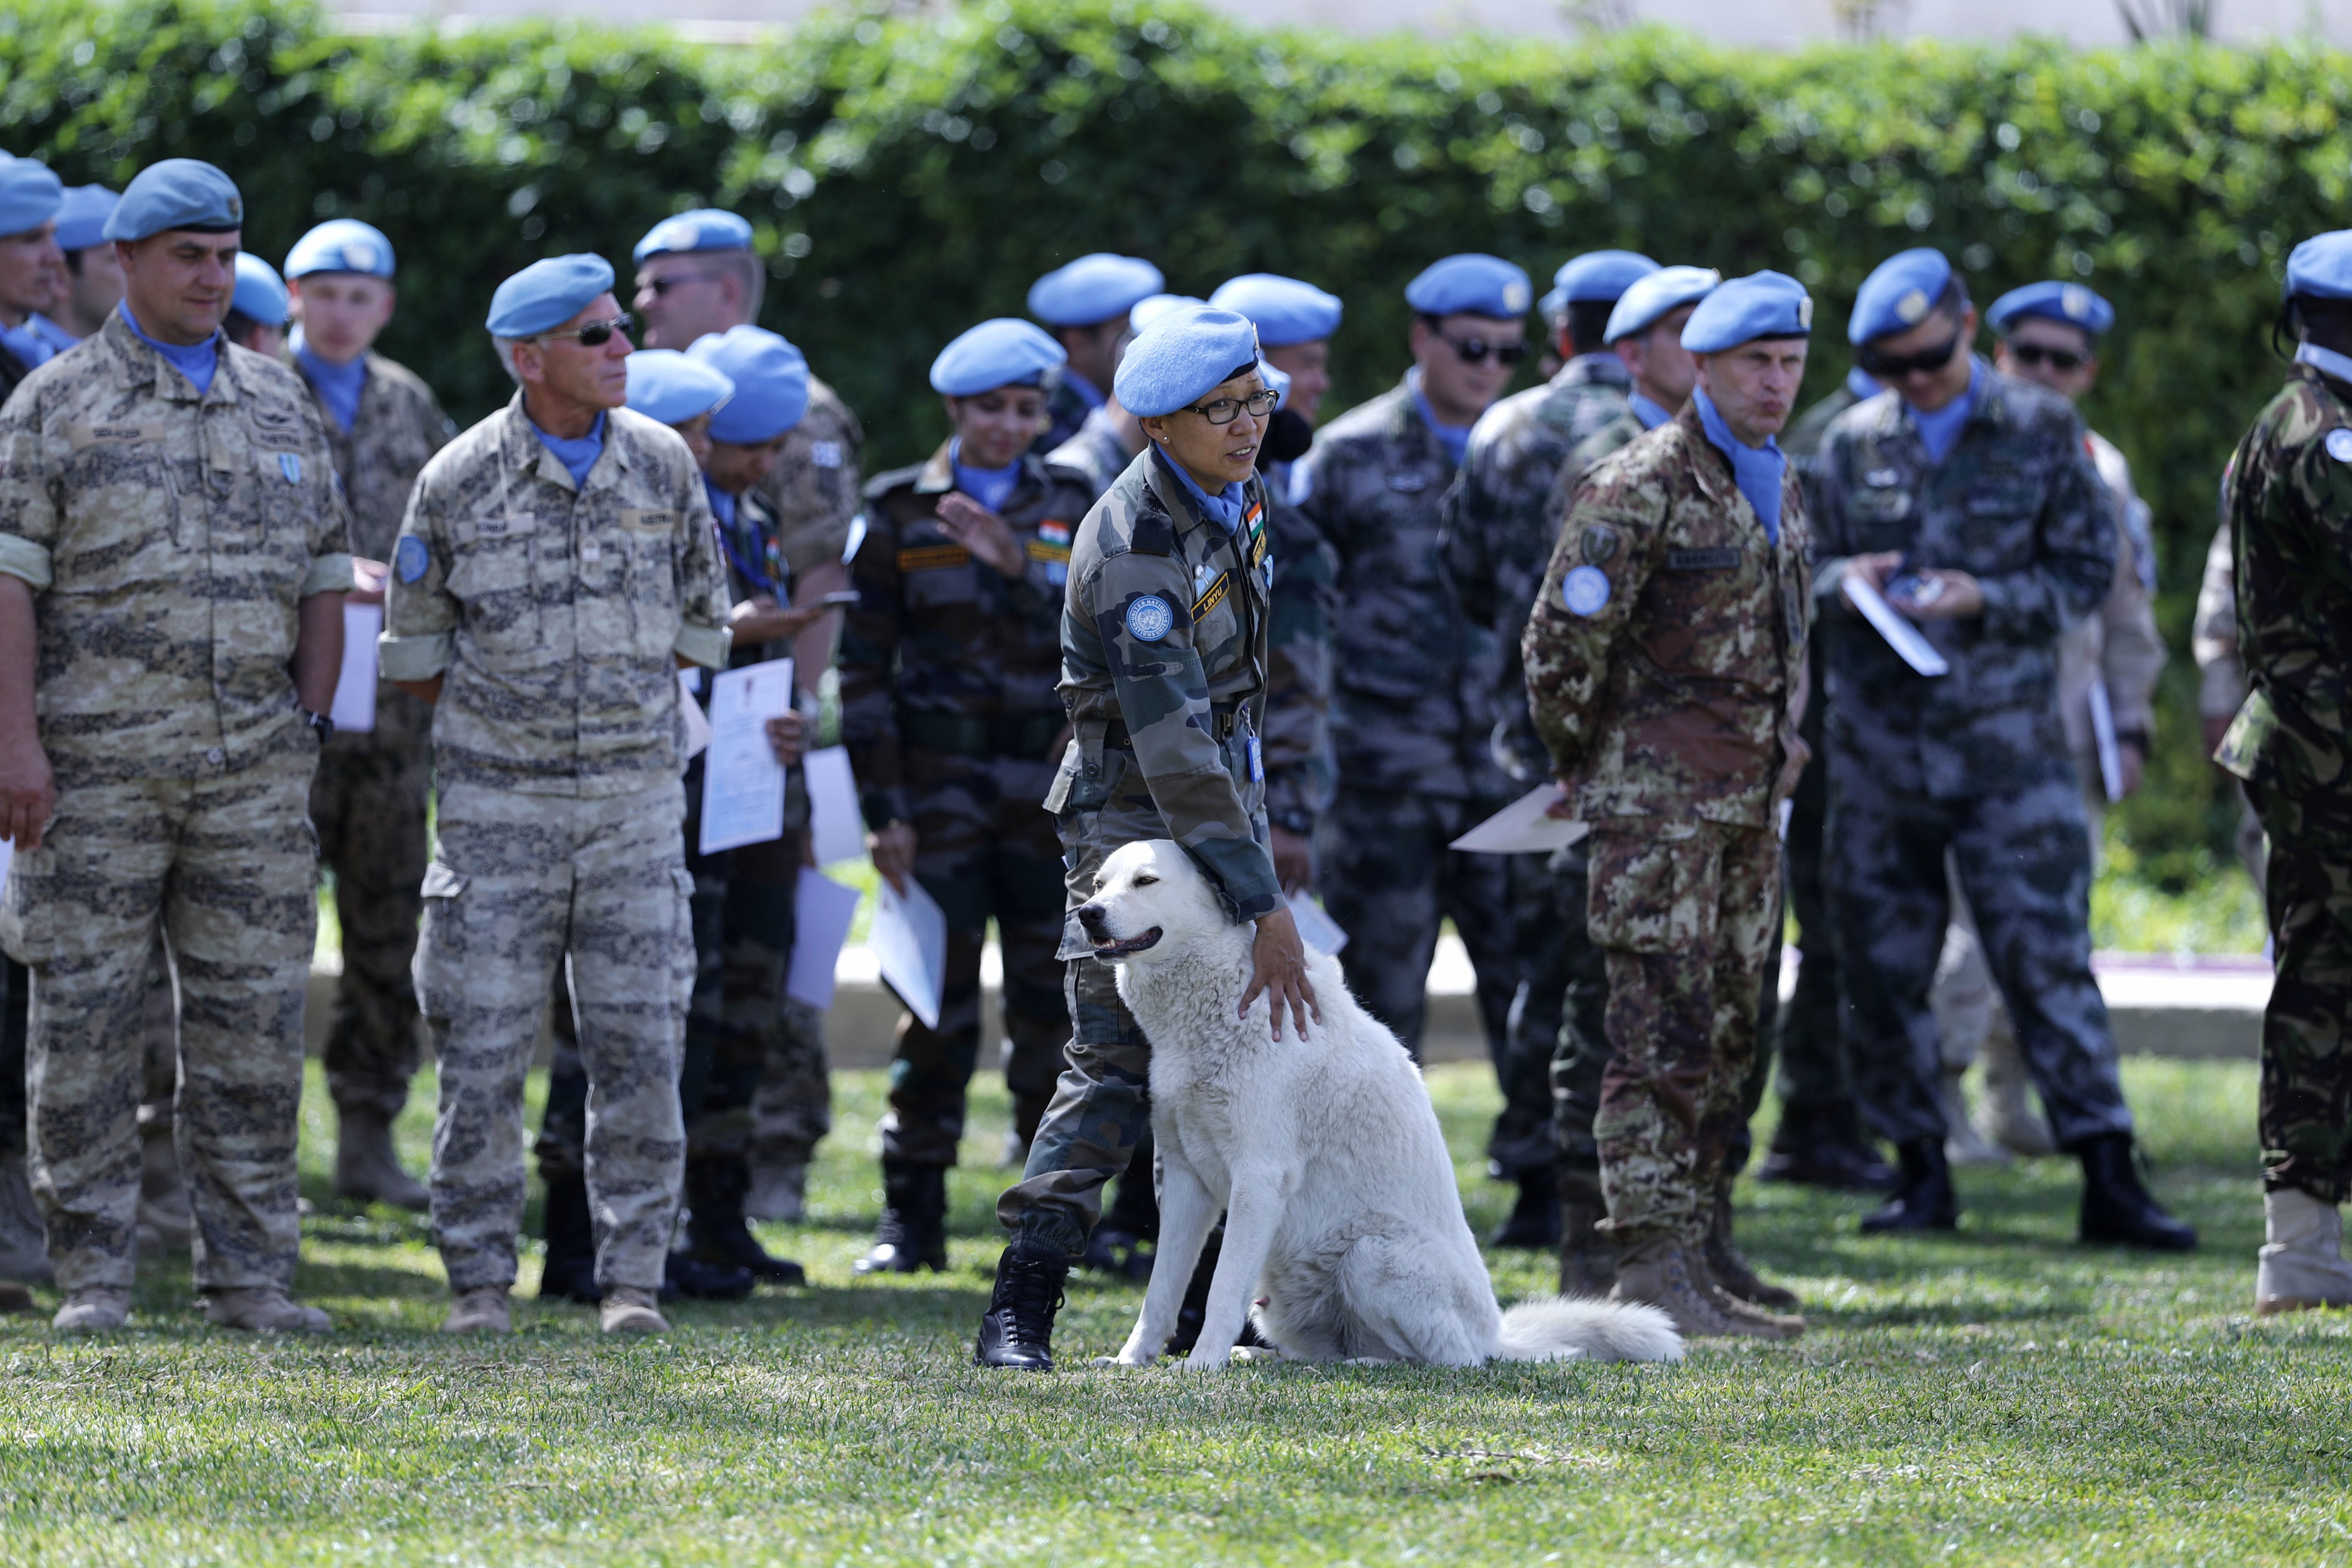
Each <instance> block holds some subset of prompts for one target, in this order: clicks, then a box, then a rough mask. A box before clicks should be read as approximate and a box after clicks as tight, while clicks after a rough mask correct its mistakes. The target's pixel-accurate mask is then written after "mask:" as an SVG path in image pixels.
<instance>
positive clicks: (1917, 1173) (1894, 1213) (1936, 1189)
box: [1862, 1138, 1960, 1232]
mask: <svg viewBox="0 0 2352 1568" xmlns="http://www.w3.org/2000/svg"><path fill="white" fill-rule="evenodd" d="M1895 1152H1896V1154H1898V1155H1899V1156H1900V1157H1901V1159H1902V1161H1903V1184H1902V1185H1901V1186H1899V1187H1897V1188H1895V1195H1894V1196H1893V1197H1891V1198H1889V1199H1887V1200H1886V1203H1885V1205H1884V1206H1883V1207H1881V1208H1879V1209H1877V1210H1875V1211H1874V1212H1872V1213H1870V1214H1866V1215H1863V1216H1862V1228H1863V1229H1864V1231H1866V1232H1867V1231H1882V1230H1952V1229H1956V1228H1958V1226H1959V1223H1960V1195H1959V1194H1958V1193H1956V1192H1954V1191H1953V1190H1952V1168H1951V1166H1950V1165H1948V1163H1945V1160H1944V1141H1943V1140H1942V1139H1941V1138H1915V1139H1913V1140H1912V1141H1911V1142H1908V1143H1906V1144H1903V1145H1902V1146H1901V1147H1899V1148H1898V1149H1897V1150H1896V1151H1895Z"/></svg>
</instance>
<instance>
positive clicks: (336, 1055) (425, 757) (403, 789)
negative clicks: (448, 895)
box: [310, 693, 433, 1121]
mask: <svg viewBox="0 0 2352 1568" xmlns="http://www.w3.org/2000/svg"><path fill="white" fill-rule="evenodd" d="M392 695H394V696H397V697H399V698H400V699H401V700H403V701H404V702H414V701H415V699H414V698H411V697H407V696H406V695H405V694H404V693H393V694H392ZM387 706H389V704H387ZM380 717H381V715H380ZM432 784H433V758H432V747H431V742H429V741H428V740H427V739H426V738H425V735H424V734H422V733H421V732H419V733H411V732H409V731H408V730H406V729H404V728H395V727H394V726H393V725H391V724H388V723H387V724H385V725H384V727H383V730H382V731H380V732H379V733H377V734H373V735H336V736H332V737H331V738H330V739H329V740H328V742H327V744H326V745H325V747H323V748H322V749H321V750H320V754H319V776H318V777H317V778H316V779H315V780H314V781H312V783H311V785H310V820H311V821H312V822H314V823H316V824H317V825H318V828H319V853H320V858H321V859H323V860H324V861H325V862H326V864H327V866H328V868H330V869H331V870H332V871H333V872H334V874H335V917H336V920H337V921H338V922H339V923H340V924H341V928H342V939H343V942H342V945H343V973H342V977H341V979H340V980H338V981H337V982H336V983H335V1013H334V1018H333V1020H332V1022H331V1023H330V1024H329V1025H328V1026H327V1050H326V1058H327V1064H326V1065H327V1090H328V1092H329V1093H330V1094H331V1095H332V1096H333V1097H334V1100H335V1105H336V1107H337V1109H339V1110H345V1111H353V1110H358V1111H370V1112H373V1113H374V1114H375V1115H378V1116H381V1117H383V1118H384V1119H385V1120H386V1121H389V1120H391V1119H392V1118H394V1117H396V1116H398V1115H399V1114H400V1110H401V1108H402V1107H403V1106H404V1105H406V1104H407V1103H408V1081H409V1079H413V1078H415V1076H416V1068H417V1058H418V1039H417V1031H416V986H415V981H414V980H413V978H412V977H411V975H410V969H411V966H412V965H413V964H414V963H415V958H416V922H417V920H418V918H419V917H420V916H421V915H422V914H423V913H424V908H425V900H424V899H423V898H422V897H421V896H420V895H419V894H418V892H417V889H418V888H419V887H421V886H422V885H423V884H424V881H425V795H426V794H427V792H428V791H429V790H430V789H431V787H432Z"/></svg>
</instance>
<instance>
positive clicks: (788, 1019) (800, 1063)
mask: <svg viewBox="0 0 2352 1568" xmlns="http://www.w3.org/2000/svg"><path fill="white" fill-rule="evenodd" d="M830 1131H833V1080H832V1079H831V1077H830V1076H829V1075H828V1073H827V1071H826V1068H825V1061H824V1014H823V1013H820V1012H818V1011H817V1010H816V1009H815V1008H814V1007H812V1006H810V1005H808V1004H807V1003H805V1002H797V1001H794V1000H793V999H792V998H791V997H786V998H785V999H784V1023H783V1027H782V1028H781V1029H779V1030H777V1031H776V1036H775V1038H774V1039H773V1040H772V1042H771V1043H770V1046H769V1049H768V1065H767V1068H766V1069H765V1070H764V1071H762V1072H761V1075H760V1092H759V1093H758V1094H757V1095H756V1096H754V1097H753V1099H752V1101H751V1167H752V1169H753V1170H755V1171H758V1170H765V1169H777V1168H781V1169H786V1170H790V1169H793V1168H795V1167H800V1166H805V1165H806V1164H807V1163H809V1162H810V1161H811V1160H813V1159H814V1158H815V1157H816V1146H817V1145H818V1144H819V1143H821V1142H824V1135H825V1134H826V1133H828V1132H830Z"/></svg>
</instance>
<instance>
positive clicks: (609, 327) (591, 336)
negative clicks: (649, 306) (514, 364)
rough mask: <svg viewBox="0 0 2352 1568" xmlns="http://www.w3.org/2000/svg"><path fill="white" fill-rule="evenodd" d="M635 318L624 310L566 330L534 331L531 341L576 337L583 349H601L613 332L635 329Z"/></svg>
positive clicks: (609, 340)
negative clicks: (611, 317) (602, 319)
mask: <svg viewBox="0 0 2352 1568" xmlns="http://www.w3.org/2000/svg"><path fill="white" fill-rule="evenodd" d="M636 324H637V319H636V318H635V316H632V315H631V314H629V313H628V312H627V311H626V310H624V311H622V312H621V313H620V314H619V315H617V316H615V317H614V318H613V319H612V320H611V321H590V322H588V323H586V324H585V325H583V326H578V327H574V328H572V330H571V331H567V332H538V333H534V334H533V335H532V338H531V341H532V342H540V343H543V342H550V341H551V340H553V339H556V338H578V339H579V340H580V346H581V347H582V348H583V349H601V348H603V347H604V345H605V344H606V343H608V342H612V341H613V334H614V332H627V331H633V330H635V327H636Z"/></svg>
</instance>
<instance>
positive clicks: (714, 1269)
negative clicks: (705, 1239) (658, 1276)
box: [659, 1252, 760, 1301]
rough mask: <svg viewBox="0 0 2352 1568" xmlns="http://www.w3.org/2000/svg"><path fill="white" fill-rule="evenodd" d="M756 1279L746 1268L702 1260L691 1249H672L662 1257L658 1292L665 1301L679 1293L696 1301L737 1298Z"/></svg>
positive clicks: (753, 1283) (673, 1299)
mask: <svg viewBox="0 0 2352 1568" xmlns="http://www.w3.org/2000/svg"><path fill="white" fill-rule="evenodd" d="M759 1282H760V1281H759V1280H758V1279H756V1278H755V1277H754V1276H753V1275H752V1273H751V1270H750V1269H748V1268H737V1267H736V1266H735V1265H734V1264H731V1263H705V1262H703V1261H702V1260H701V1259H700V1258H696V1257H695V1256H694V1255H693V1254H692V1253H690V1252H673V1253H671V1254H670V1255H669V1256H668V1257H667V1258H664V1259H663V1260H662V1282H661V1290H660V1292H659V1294H660V1296H661V1299H662V1300H665V1301H675V1300H677V1299H678V1298H679V1297H681V1296H683V1297H686V1298H687V1299H688V1300H695V1301H740V1300H742V1299H743V1298H744V1297H746V1296H748V1295H750V1294H751V1289H752V1287H753V1286H755V1285H757V1284H759Z"/></svg>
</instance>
